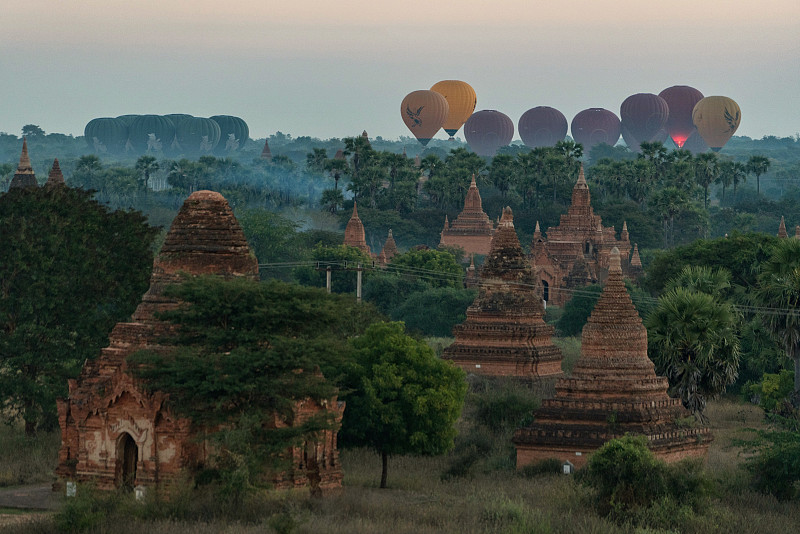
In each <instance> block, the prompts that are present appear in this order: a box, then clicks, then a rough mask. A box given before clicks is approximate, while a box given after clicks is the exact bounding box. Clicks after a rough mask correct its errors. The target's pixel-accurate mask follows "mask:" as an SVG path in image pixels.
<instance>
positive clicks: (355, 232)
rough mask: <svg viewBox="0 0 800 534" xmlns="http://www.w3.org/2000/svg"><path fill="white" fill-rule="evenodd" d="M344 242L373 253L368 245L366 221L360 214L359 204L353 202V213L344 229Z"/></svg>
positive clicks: (370, 253)
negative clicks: (362, 219)
mask: <svg viewBox="0 0 800 534" xmlns="http://www.w3.org/2000/svg"><path fill="white" fill-rule="evenodd" d="M344 244H345V245H348V246H351V247H355V248H357V249H359V250H361V251H363V252H366V253H367V254H369V255H372V252H371V251H370V248H369V245H367V235H366V233H365V232H364V223H362V222H361V218H359V216H358V206H357V205H356V203H355V202H353V215H351V216H350V220H349V221H347V226H346V227H345V229H344Z"/></svg>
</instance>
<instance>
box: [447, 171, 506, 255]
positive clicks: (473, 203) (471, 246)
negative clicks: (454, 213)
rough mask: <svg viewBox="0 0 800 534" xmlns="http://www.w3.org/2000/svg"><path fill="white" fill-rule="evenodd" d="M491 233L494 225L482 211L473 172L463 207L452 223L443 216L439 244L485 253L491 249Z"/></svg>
mask: <svg viewBox="0 0 800 534" xmlns="http://www.w3.org/2000/svg"><path fill="white" fill-rule="evenodd" d="M492 235H494V225H493V224H492V221H491V220H489V216H488V215H486V213H485V212H484V211H483V205H482V202H481V194H480V193H479V192H478V186H477V184H476V183H475V175H474V174H473V175H472V182H471V183H470V184H469V190H468V191H467V197H466V199H464V209H463V210H462V211H461V213H459V214H458V217H456V220H455V221H453V224H450V223H449V221H448V219H447V216H445V219H444V228H443V229H442V237H441V240H440V241H439V246H440V247H442V246H457V247H461V248H462V249H464V252H465V253H467V254H483V255H485V254H489V251H490V250H491V247H492Z"/></svg>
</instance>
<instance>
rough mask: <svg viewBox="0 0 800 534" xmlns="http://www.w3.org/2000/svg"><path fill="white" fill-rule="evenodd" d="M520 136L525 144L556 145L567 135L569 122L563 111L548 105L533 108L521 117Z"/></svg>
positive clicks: (532, 146)
mask: <svg viewBox="0 0 800 534" xmlns="http://www.w3.org/2000/svg"><path fill="white" fill-rule="evenodd" d="M517 125H518V126H519V136H520V138H522V142H523V143H525V146H527V147H530V148H536V147H541V146H554V145H555V144H556V143H557V142H559V141H563V140H564V138H565V137H566V136H567V129H568V127H569V124H568V123H567V118H566V117H565V116H564V114H563V113H561V112H560V111H558V110H557V109H555V108H551V107H548V106H537V107H535V108H531V109H529V110H528V111H526V112H525V113H523V114H522V116H521V117H520V118H519V122H518V123H517Z"/></svg>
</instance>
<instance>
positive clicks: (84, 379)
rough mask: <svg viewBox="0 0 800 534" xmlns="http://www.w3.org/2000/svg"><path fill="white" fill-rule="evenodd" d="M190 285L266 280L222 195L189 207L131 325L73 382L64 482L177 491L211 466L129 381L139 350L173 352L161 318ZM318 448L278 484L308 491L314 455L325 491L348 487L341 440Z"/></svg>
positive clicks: (183, 427) (161, 401)
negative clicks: (177, 483)
mask: <svg viewBox="0 0 800 534" xmlns="http://www.w3.org/2000/svg"><path fill="white" fill-rule="evenodd" d="M182 273H185V274H188V275H205V274H215V275H222V276H225V277H244V278H249V279H251V280H258V261H257V260H256V258H255V255H253V254H252V252H251V250H250V248H249V246H248V244H247V240H246V239H245V236H244V233H243V232H242V229H241V227H240V226H239V223H238V222H237V221H236V218H235V217H234V215H233V212H232V210H231V209H230V206H229V205H228V203H227V201H226V200H225V199H224V198H223V197H222V195H220V194H219V193H215V192H211V191H198V192H196V193H193V194H192V195H191V196H190V197H189V198H188V199H187V200H186V201H185V202H184V204H183V207H182V208H181V209H180V211H179V212H178V215H177V216H176V217H175V219H174V221H173V223H172V227H171V228H170V231H169V232H168V234H167V236H166V238H165V241H164V245H163V246H162V248H161V251H160V252H159V255H158V257H157V258H156V259H155V261H154V264H153V273H152V276H151V279H150V288H149V290H148V291H147V293H146V294H145V295H144V297H143V298H142V302H141V303H140V304H139V306H138V307H137V309H136V311H135V312H134V314H133V318H132V320H131V321H130V322H125V323H118V324H117V325H116V326H115V327H114V329H113V330H112V332H111V335H110V337H109V346H108V347H106V348H104V349H102V351H101V353H100V356H99V357H98V358H96V359H89V360H87V361H86V363H85V364H84V366H83V369H82V370H81V374H80V376H79V377H78V378H77V379H76V380H70V381H69V397H68V398H67V399H59V400H58V416H59V425H60V427H61V436H62V438H61V439H62V445H61V449H60V451H59V461H58V467H57V469H56V474H57V475H58V476H59V477H60V478H61V479H62V480H63V479H66V480H78V481H90V480H91V481H93V483H95V484H96V485H97V487H98V488H100V489H112V488H114V487H117V486H119V485H121V484H123V483H124V482H125V481H126V480H127V481H130V483H131V484H132V485H137V486H138V485H144V486H151V485H157V484H161V483H163V482H171V481H174V480H176V479H178V478H179V477H181V476H183V473H184V470H186V469H189V470H191V469H192V468H194V467H196V466H197V465H200V464H202V463H204V462H205V461H206V460H207V459H208V454H209V452H208V447H207V445H206V444H204V443H203V442H202V441H200V440H199V439H197V436H196V434H195V432H196V429H194V428H192V425H191V424H190V422H189V421H188V420H186V419H182V418H179V417H176V416H175V415H174V414H172V413H171V411H170V410H169V408H168V407H167V406H166V400H167V396H166V395H165V394H163V393H161V392H158V391H156V392H152V393H150V392H147V391H145V390H144V389H143V388H142V387H141V386H140V385H139V384H138V383H137V381H136V380H135V379H134V378H133V377H132V376H131V375H130V374H129V372H128V370H127V364H126V358H127V357H128V356H129V355H130V354H132V353H134V352H136V351H139V350H154V351H160V350H166V349H167V348H168V343H169V341H168V339H169V337H170V336H171V335H174V333H175V326H174V325H172V324H170V323H165V322H162V321H160V320H159V319H157V318H156V313H157V312H161V311H166V310H171V309H175V308H176V307H177V306H179V304H180V303H179V302H178V301H177V300H175V299H174V298H170V297H167V296H166V295H165V294H164V290H165V289H166V288H167V287H168V286H169V285H172V284H174V283H176V282H179V281H180V280H181V276H182ZM314 407H316V409H317V410H320V409H322V408H321V407H320V406H319V405H317V404H316V403H314V402H311V401H310V400H309V401H307V402H304V403H300V404H298V406H297V407H296V408H295V412H296V413H295V414H294V416H295V420H303V418H304V417H307V416H308V415H309V414H308V413H306V412H308V411H309V410H312V409H313V408H314ZM324 409H326V410H332V411H333V413H334V415H335V419H336V420H338V421H340V420H341V415H342V412H343V410H344V407H343V406H342V405H341V404H339V403H337V402H336V399H335V397H334V398H333V399H331V400H330V401H329V402H328V403H327V404H326V408H324ZM325 433H326V435H325V436H324V437H323V438H322V439H323V442H322V443H320V444H312V445H310V446H309V448H307V449H306V450H305V451H304V450H301V448H293V449H291V450H290V451H288V454H289V457H290V459H291V460H292V461H293V465H294V466H295V468H289V469H288V470H287V471H286V472H284V473H283V474H282V475H281V476H280V477H279V479H278V482H279V485H281V486H282V487H290V486H303V485H306V484H308V483H309V478H308V477H307V473H306V471H305V469H297V468H296V467H297V466H298V465H305V462H306V460H305V459H304V458H303V454H311V453H315V454H316V455H317V457H316V458H310V457H309V458H308V459H307V460H308V462H309V463H310V462H311V461H312V460H315V461H316V465H317V466H318V468H319V473H318V475H319V476H320V481H319V487H320V489H322V490H323V491H324V490H327V489H332V488H335V487H338V486H340V484H341V478H342V474H341V470H340V469H339V466H338V452H337V450H336V440H335V432H333V431H325Z"/></svg>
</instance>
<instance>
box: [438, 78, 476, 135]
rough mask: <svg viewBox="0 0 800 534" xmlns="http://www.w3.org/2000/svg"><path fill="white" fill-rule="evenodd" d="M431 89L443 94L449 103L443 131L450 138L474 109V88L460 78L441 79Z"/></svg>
mask: <svg viewBox="0 0 800 534" xmlns="http://www.w3.org/2000/svg"><path fill="white" fill-rule="evenodd" d="M431 91H436V92H437V93H441V94H442V95H444V97H445V98H446V99H447V103H448V104H449V105H450V113H448V114H447V120H446V121H444V131H445V132H447V133H448V134H449V135H450V139H452V138H453V136H454V135H455V134H456V132H457V131H458V129H459V128H461V126H463V125H464V123H465V122H467V119H468V118H470V116H472V113H473V112H474V111H475V105H476V104H477V103H478V99H477V97H476V96H475V89H473V88H472V86H470V84H468V83H467V82H462V81H460V80H442V81H441V82H437V83H435V84H433V87H431Z"/></svg>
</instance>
